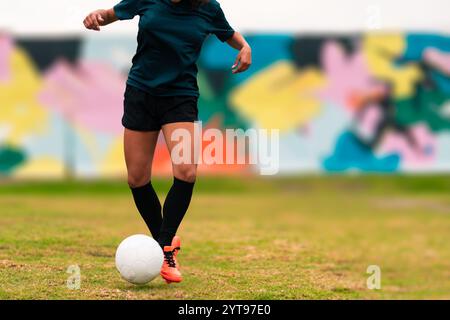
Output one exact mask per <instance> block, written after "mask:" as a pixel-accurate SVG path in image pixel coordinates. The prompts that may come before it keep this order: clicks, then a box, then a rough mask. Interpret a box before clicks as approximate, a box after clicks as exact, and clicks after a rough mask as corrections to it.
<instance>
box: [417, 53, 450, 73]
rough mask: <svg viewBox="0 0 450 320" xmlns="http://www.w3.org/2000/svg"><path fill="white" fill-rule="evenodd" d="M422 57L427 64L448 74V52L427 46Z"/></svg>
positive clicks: (449, 59)
mask: <svg viewBox="0 0 450 320" xmlns="http://www.w3.org/2000/svg"><path fill="white" fill-rule="evenodd" d="M423 58H424V59H425V61H426V62H427V63H428V64H430V65H432V66H433V67H435V68H436V69H438V70H439V71H441V72H443V73H445V74H447V75H448V76H450V53H448V52H442V51H439V50H438V49H435V48H428V49H426V50H425V52H424V54H423Z"/></svg>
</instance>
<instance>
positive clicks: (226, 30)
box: [211, 6, 234, 42]
mask: <svg viewBox="0 0 450 320" xmlns="http://www.w3.org/2000/svg"><path fill="white" fill-rule="evenodd" d="M211 33H212V34H214V35H215V36H216V37H217V38H218V39H219V40H220V41H222V42H225V41H227V40H229V39H230V38H231V37H232V36H233V35H234V29H233V28H232V27H231V26H230V24H229V23H228V21H227V19H226V18H225V14H224V13H223V10H222V8H221V7H220V6H219V9H218V10H217V13H216V15H215V17H214V19H213V21H212V30H211Z"/></svg>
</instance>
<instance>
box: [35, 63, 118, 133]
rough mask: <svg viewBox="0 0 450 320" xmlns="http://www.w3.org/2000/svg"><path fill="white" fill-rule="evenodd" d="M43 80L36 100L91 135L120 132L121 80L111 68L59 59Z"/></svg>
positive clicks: (105, 65)
mask: <svg viewBox="0 0 450 320" xmlns="http://www.w3.org/2000/svg"><path fill="white" fill-rule="evenodd" d="M43 78H44V84H43V88H42V91H41V93H40V94H39V99H40V101H41V102H42V103H43V104H44V105H46V106H47V107H48V108H51V109H53V110H55V111H56V112H59V113H61V114H62V115H63V116H64V117H66V118H67V119H68V120H69V121H71V122H74V123H76V124H78V125H80V126H84V127H86V128H88V129H90V130H93V131H94V132H104V133H119V132H121V130H122V125H121V117H122V113H123V106H122V105H123V94H124V90H125V78H124V77H123V76H122V75H121V74H120V73H119V72H117V71H116V70H115V69H113V68H112V67H111V66H109V65H107V64H103V63H99V62H90V61H82V62H80V63H79V64H77V65H74V66H73V65H69V64H68V63H67V62H65V61H62V60H60V61H58V62H56V63H55V64H54V65H53V66H52V67H51V68H50V69H49V70H48V71H47V72H46V73H45V74H44V77H43Z"/></svg>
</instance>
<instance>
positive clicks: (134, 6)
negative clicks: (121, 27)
mask: <svg viewBox="0 0 450 320" xmlns="http://www.w3.org/2000/svg"><path fill="white" fill-rule="evenodd" d="M139 2H140V0H122V1H121V2H119V3H118V4H116V5H115V6H114V13H115V14H116V17H117V19H119V20H129V19H133V18H134V17H135V16H136V15H137V14H138V12H139Z"/></svg>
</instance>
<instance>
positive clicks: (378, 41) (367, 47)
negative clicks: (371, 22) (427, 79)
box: [363, 34, 422, 98]
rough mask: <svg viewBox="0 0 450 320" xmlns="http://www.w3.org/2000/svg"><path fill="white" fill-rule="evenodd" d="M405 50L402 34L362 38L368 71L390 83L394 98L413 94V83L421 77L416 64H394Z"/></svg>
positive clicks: (374, 35) (369, 35) (372, 35)
mask: <svg viewBox="0 0 450 320" xmlns="http://www.w3.org/2000/svg"><path fill="white" fill-rule="evenodd" d="M405 50H406V40H405V37H404V36H403V35H402V34H368V35H366V36H365V37H364V40H363V51H364V54H365V56H366V61H367V65H368V68H369V71H370V73H371V74H372V75H374V76H375V77H376V78H379V79H383V80H387V81H388V82H389V83H392V84H393V90H394V95H395V97H396V98H405V97H409V96H411V95H413V93H414V91H415V83H416V82H417V81H418V80H420V79H421V78H422V72H421V71H420V68H419V67H418V66H416V65H414V64H408V65H404V66H398V65H396V64H395V60H396V59H397V58H399V57H401V56H402V55H403V53H404V52H405Z"/></svg>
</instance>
